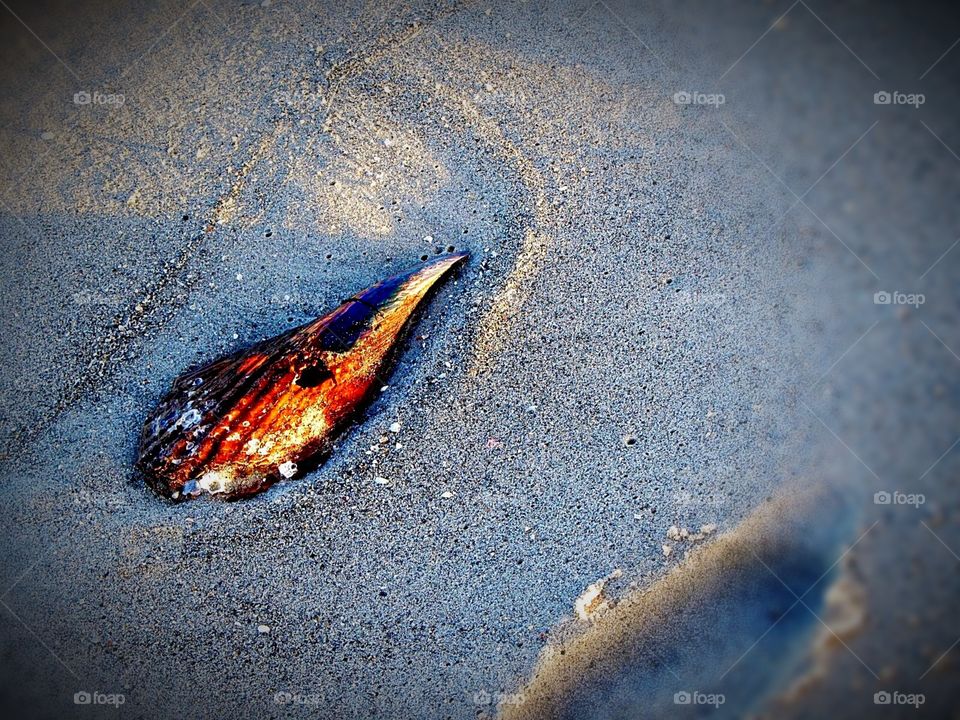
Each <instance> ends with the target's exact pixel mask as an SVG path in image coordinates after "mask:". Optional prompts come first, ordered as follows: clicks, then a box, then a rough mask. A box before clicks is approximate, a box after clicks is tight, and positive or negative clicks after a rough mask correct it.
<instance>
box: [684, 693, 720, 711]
mask: <svg viewBox="0 0 960 720" xmlns="http://www.w3.org/2000/svg"><path fill="white" fill-rule="evenodd" d="M726 701H727V698H726V696H725V695H723V693H704V692H700V691H699V690H693V691H689V690H681V691H680V692H675V693H674V694H673V704H674V705H712V706H713V707H715V708H718V707H720V706H721V705H723V704H724V703H725V702H726Z"/></svg>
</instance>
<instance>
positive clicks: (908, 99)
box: [873, 90, 927, 110]
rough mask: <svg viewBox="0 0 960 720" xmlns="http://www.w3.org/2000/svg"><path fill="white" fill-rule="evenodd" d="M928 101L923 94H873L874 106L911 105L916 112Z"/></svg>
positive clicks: (884, 91)
mask: <svg viewBox="0 0 960 720" xmlns="http://www.w3.org/2000/svg"><path fill="white" fill-rule="evenodd" d="M926 101H927V96H926V95H924V94H923V93H904V92H900V91H899V90H894V91H892V92H887V91H886V90H879V91H878V92H875V93H874V94H873V104H874V105H910V106H912V107H913V108H914V109H915V110H916V109H917V108H919V107H920V106H921V105H923V104H924V103H925V102H926Z"/></svg>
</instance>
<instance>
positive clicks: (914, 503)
mask: <svg viewBox="0 0 960 720" xmlns="http://www.w3.org/2000/svg"><path fill="white" fill-rule="evenodd" d="M926 501H927V496H926V495H924V494H923V493H904V492H900V491H899V490H894V491H893V492H887V491H886V490H879V491H877V492H875V493H874V494H873V504H874V505H909V506H911V507H920V506H921V505H923V504H924V503H925V502H926Z"/></svg>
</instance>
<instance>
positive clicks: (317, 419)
mask: <svg viewBox="0 0 960 720" xmlns="http://www.w3.org/2000/svg"><path fill="white" fill-rule="evenodd" d="M465 258H466V254H457V255H447V256H445V257H443V258H440V259H438V260H434V261H432V262H430V263H425V264H423V265H421V266H418V267H417V268H414V269H413V270H411V271H410V272H407V273H403V274H401V275H397V276H395V277H392V278H389V279H387V280H384V281H382V282H379V283H377V284H376V285H373V286H371V287H370V288H368V289H366V290H364V291H363V292H361V293H358V294H357V295H354V296H353V297H352V298H350V299H349V300H347V301H345V302H344V303H343V304H342V305H341V306H340V307H338V308H337V309H336V310H334V311H333V312H331V313H329V314H328V315H325V316H323V317H321V318H319V319H317V320H314V321H313V322H310V323H308V324H306V325H303V326H301V327H299V328H296V329H294V330H291V331H288V332H286V333H284V334H282V335H280V336H278V337H276V338H272V339H270V340H266V341H264V342H262V343H260V344H258V345H255V346H254V347H252V348H250V349H248V350H245V351H242V352H240V353H237V354H235V355H232V356H229V357H226V358H222V359H220V360H217V361H215V362H212V363H210V364H209V365H206V366H205V367H202V368H200V369H199V370H195V371H193V372H189V373H186V374H184V375H182V376H180V377H179V378H177V380H176V381H175V382H174V385H173V388H172V390H171V391H170V393H169V394H168V395H167V396H166V397H165V398H164V399H163V400H162V401H161V402H160V404H159V406H158V407H157V409H156V410H155V411H154V413H153V414H152V415H151V416H150V418H148V420H147V422H146V423H145V425H144V428H143V433H142V435H141V438H140V452H139V457H138V460H137V465H138V467H139V469H140V471H141V472H142V473H143V475H144V477H145V479H146V481H147V483H148V484H149V485H150V486H151V487H153V489H154V490H156V491H157V492H158V493H159V494H161V495H163V496H164V497H168V498H170V499H173V500H183V499H186V498H190V497H196V496H198V495H202V494H204V493H209V494H211V495H217V496H220V497H226V498H236V497H243V496H245V495H251V494H254V493H256V492H259V491H261V490H263V489H265V488H266V487H269V486H270V485H271V484H273V483H274V482H276V481H277V480H279V479H280V478H290V477H294V476H295V475H297V474H298V473H299V472H300V471H301V468H300V465H302V464H303V463H305V462H307V461H310V460H312V459H314V458H316V457H318V456H322V454H323V453H324V452H325V451H326V450H328V448H329V444H330V441H331V440H332V439H333V437H334V436H335V435H336V433H337V432H338V431H339V430H341V429H342V428H343V427H344V426H345V425H346V424H347V423H348V422H349V420H350V419H351V417H352V416H353V415H354V414H355V412H356V411H357V410H358V409H359V408H360V407H361V406H362V405H363V403H364V401H365V399H366V398H367V397H368V396H369V394H370V391H371V389H372V388H373V387H374V386H379V384H381V383H382V380H381V378H380V377H379V374H380V373H382V371H383V370H385V365H386V362H387V360H388V358H389V356H390V354H391V350H392V349H393V348H394V346H395V345H396V344H397V341H398V339H399V338H400V337H401V335H402V331H403V329H404V327H405V326H406V324H407V322H408V321H409V319H410V317H411V315H412V314H413V313H414V311H415V310H416V309H417V307H418V306H419V305H420V304H421V302H422V301H423V300H424V298H425V297H426V296H427V294H428V293H429V291H430V289H431V288H432V287H433V286H434V284H435V283H436V282H437V281H438V280H440V278H442V277H443V276H444V275H446V274H447V272H448V271H449V270H451V269H452V268H454V267H455V266H456V265H458V264H459V263H460V262H462V261H463V260H464V259H465Z"/></svg>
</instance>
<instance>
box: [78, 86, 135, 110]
mask: <svg viewBox="0 0 960 720" xmlns="http://www.w3.org/2000/svg"><path fill="white" fill-rule="evenodd" d="M125 100H126V98H125V97H124V96H123V94H122V93H102V92H100V91H99V90H93V91H92V92H91V91H90V90H80V91H79V92H75V93H74V94H73V104H74V105H114V106H117V107H119V106H120V105H123V103H124V102H125Z"/></svg>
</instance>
